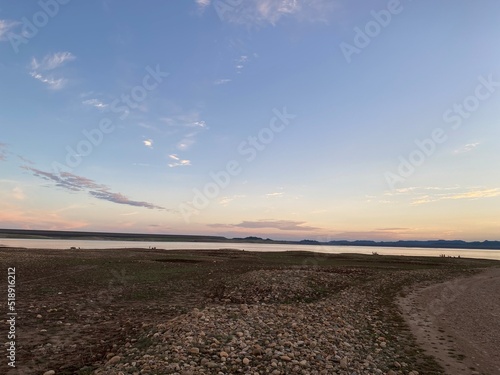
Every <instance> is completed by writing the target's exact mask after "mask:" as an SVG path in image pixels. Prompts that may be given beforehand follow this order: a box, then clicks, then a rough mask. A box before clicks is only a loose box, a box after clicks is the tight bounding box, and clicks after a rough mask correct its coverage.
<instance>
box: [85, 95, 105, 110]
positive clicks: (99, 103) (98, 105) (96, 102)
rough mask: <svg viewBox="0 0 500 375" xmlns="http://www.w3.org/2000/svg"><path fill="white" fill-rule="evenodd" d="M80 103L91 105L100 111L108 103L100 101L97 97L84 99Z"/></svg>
mask: <svg viewBox="0 0 500 375" xmlns="http://www.w3.org/2000/svg"><path fill="white" fill-rule="evenodd" d="M82 104H84V105H88V106H91V107H95V108H97V109H99V110H101V111H103V110H105V109H106V108H107V107H108V104H106V103H104V102H102V101H100V100H99V99H95V98H93V99H87V100H84V101H83V102H82Z"/></svg>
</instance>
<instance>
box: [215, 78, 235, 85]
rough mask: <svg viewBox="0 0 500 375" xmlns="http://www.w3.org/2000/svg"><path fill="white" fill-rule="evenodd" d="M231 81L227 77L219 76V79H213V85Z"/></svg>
mask: <svg viewBox="0 0 500 375" xmlns="http://www.w3.org/2000/svg"><path fill="white" fill-rule="evenodd" d="M229 82H231V80H230V79H229V78H221V79H217V80H215V81H214V85H225V84H226V83H229Z"/></svg>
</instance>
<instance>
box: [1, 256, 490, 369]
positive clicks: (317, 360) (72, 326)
mask: <svg viewBox="0 0 500 375" xmlns="http://www.w3.org/2000/svg"><path fill="white" fill-rule="evenodd" d="M0 259H1V260H0V263H2V268H3V269H7V267H16V278H17V279H16V280H17V311H18V313H19V316H18V320H17V321H18V326H17V338H16V346H17V353H16V355H17V358H16V365H17V367H16V368H15V369H9V368H8V367H7V366H6V365H7V364H6V361H4V362H3V363H1V364H0V372H1V373H7V374H47V375H49V374H184V375H188V374H193V375H196V374H295V373H296V374H339V375H340V374H349V375H352V374H359V375H361V374H405V375H416V374H444V373H445V369H444V367H443V366H442V365H441V364H440V362H438V361H437V360H436V359H434V357H432V356H431V355H430V354H431V353H429V352H426V351H425V350H424V347H425V345H426V344H425V343H423V342H422V343H421V346H419V345H417V342H416V341H415V336H414V334H413V333H412V331H411V330H410V328H409V326H408V324H407V323H406V322H405V320H404V318H403V315H402V313H401V308H400V306H399V305H398V303H397V300H398V298H399V297H402V296H406V295H411V294H409V293H410V292H411V291H413V290H415V289H416V287H419V288H422V287H424V286H430V285H433V284H436V283H440V282H444V281H449V280H453V279H455V278H457V277H466V276H472V275H476V274H478V273H480V272H483V271H484V269H485V268H487V267H491V266H497V265H498V262H494V261H486V260H472V259H453V258H438V257H435V258H424V257H397V256H377V255H372V256H368V255H353V254H350V255H346V254H339V255H327V254H315V253H308V252H284V253H262V252H259V253H252V252H247V251H237V250H230V249H225V250H218V251H213V250H211V251H208V250H206V251H205V250H201V251H200V250H193V251H163V250H160V249H157V250H143V249H116V250H27V249H0ZM2 288H3V289H6V284H4V285H2ZM431 302H432V303H433V304H434V305H435V306H436V308H438V307H439V308H442V307H443V306H445V307H444V308H446V306H447V305H448V304H450V300H449V299H447V298H445V297H443V295H440V294H438V295H435V296H434V297H433V299H432V300H431ZM1 306H2V307H1V308H2V310H3V311H6V309H7V306H6V299H4V300H3V301H2V305H1ZM433 311H434V313H436V311H438V310H433ZM439 311H441V310H439ZM6 335H7V331H6V330H5V334H3V336H5V337H6ZM461 359H462V360H465V359H466V357H463V358H461V357H459V356H457V360H458V361H460V360H461ZM478 370H479V368H478ZM474 371H475V370H474ZM479 371H483V370H482V369H481V370H479ZM481 373H485V374H487V373H488V372H481ZM491 374H493V373H491Z"/></svg>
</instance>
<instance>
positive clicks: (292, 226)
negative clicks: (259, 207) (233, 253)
mask: <svg viewBox="0 0 500 375" xmlns="http://www.w3.org/2000/svg"><path fill="white" fill-rule="evenodd" d="M305 224H306V222H305V221H293V220H257V221H242V222H241V223H239V224H210V225H209V226H211V227H215V228H235V227H236V228H248V229H263V228H272V229H279V230H285V231H288V230H299V231H302V230H316V229H320V228H317V227H313V226H309V225H305Z"/></svg>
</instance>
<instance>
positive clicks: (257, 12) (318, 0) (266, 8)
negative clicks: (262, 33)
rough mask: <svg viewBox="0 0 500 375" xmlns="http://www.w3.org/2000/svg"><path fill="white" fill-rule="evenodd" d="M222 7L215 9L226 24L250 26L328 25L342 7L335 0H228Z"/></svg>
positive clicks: (215, 5) (215, 6)
mask: <svg viewBox="0 0 500 375" xmlns="http://www.w3.org/2000/svg"><path fill="white" fill-rule="evenodd" d="M197 2H198V0H197ZM209 4H210V2H208V3H207V4H206V5H205V7H206V6H208V5H209ZM218 4H219V5H220V3H214V8H216V9H215V10H216V12H217V13H218V14H219V17H220V18H221V19H222V20H223V21H226V22H230V23H235V24H240V25H246V26H261V25H265V24H271V25H276V24H277V23H278V22H279V21H280V20H281V19H282V18H285V17H292V18H295V19H297V20H300V21H310V22H316V21H322V22H325V21H327V20H328V17H329V15H330V14H331V12H332V11H333V10H335V9H337V7H338V2H337V1H335V0H245V1H241V2H238V4H235V3H234V2H230V1H224V2H222V6H219V8H217V5H218ZM233 4H234V5H233Z"/></svg>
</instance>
